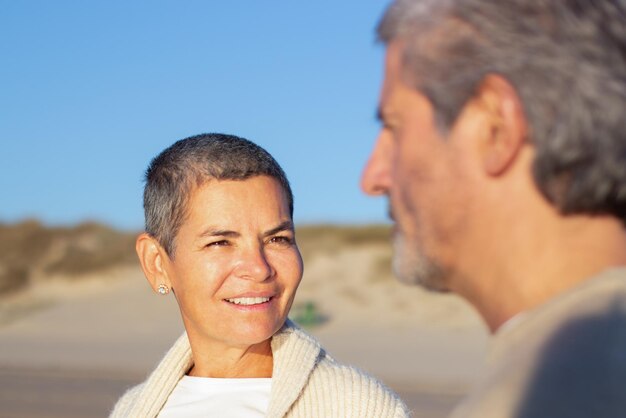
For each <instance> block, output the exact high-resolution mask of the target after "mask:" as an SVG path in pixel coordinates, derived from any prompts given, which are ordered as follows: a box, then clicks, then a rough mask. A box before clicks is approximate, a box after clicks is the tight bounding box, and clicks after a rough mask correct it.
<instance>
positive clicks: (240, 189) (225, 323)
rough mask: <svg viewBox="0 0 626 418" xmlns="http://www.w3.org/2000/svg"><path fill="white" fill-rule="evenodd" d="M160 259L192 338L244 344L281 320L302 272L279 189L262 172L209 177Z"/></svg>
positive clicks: (276, 326)
mask: <svg viewBox="0 0 626 418" xmlns="http://www.w3.org/2000/svg"><path fill="white" fill-rule="evenodd" d="M188 211H189V212H188V215H187V218H186V220H185V222H184V223H183V225H182V226H181V228H180V230H179V232H178V234H177V236H176V253H175V255H174V257H173V258H171V259H170V258H168V259H167V260H166V264H165V267H166V270H167V272H168V276H169V278H170V280H171V284H172V288H173V290H174V293H175V295H176V300H177V302H178V304H179V307H180V311H181V314H182V317H183V322H184V324H185V329H186V330H187V333H188V334H189V338H190V340H191V341H192V344H195V345H196V346H199V345H205V346H207V345H211V346H215V345H216V344H217V345H221V346H223V347H249V346H251V345H254V344H258V343H262V342H264V341H267V340H268V339H269V338H270V337H271V336H272V335H274V333H275V332H276V331H278V329H279V328H280V327H281V326H282V325H283V323H284V322H285V319H286V318H287V314H288V312H289V308H290V307H291V303H292V302H293V298H294V296H295V292H296V289H297V287H298V284H299V283H300V279H301V277H302V260H301V258H300V253H299V251H298V247H297V245H296V241H295V236H294V230H293V224H292V221H291V216H290V213H289V208H288V205H287V199H286V196H285V193H284V191H283V189H282V187H281V186H280V184H279V183H278V182H277V181H276V180H274V179H272V178H270V177H267V176H258V177H252V178H250V179H247V180H241V181H229V180H224V181H218V180H210V181H208V182H207V183H205V184H203V185H201V186H199V187H197V188H196V189H195V190H194V191H193V192H192V193H191V196H190V198H189V209H188Z"/></svg>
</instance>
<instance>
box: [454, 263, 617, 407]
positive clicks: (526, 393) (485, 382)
mask: <svg viewBox="0 0 626 418" xmlns="http://www.w3.org/2000/svg"><path fill="white" fill-rule="evenodd" d="M524 315H527V317H524V316H522V317H521V318H518V319H517V321H518V323H514V324H509V325H508V327H509V328H508V329H503V330H502V331H501V332H498V333H497V334H496V336H495V337H494V341H493V342H492V344H493V346H492V349H491V351H490V356H489V358H488V364H487V367H486V370H485V373H484V375H483V378H482V379H481V381H480V383H479V385H478V386H477V388H476V389H475V390H474V391H473V392H472V394H471V395H470V396H469V397H468V398H467V400H466V401H465V402H464V403H463V405H462V406H461V408H459V410H458V413H457V415H455V416H459V417H461V416H463V417H473V416H490V415H488V414H489V413H492V414H504V415H502V416H509V415H510V416H512V415H514V416H518V417H534V416H568V417H583V416H585V417H586V416H607V417H612V416H622V415H623V411H624V410H626V397H624V396H623V388H624V387H626V270H625V269H617V270H613V271H607V272H605V273H603V274H602V275H600V276H598V277H595V278H593V279H590V280H588V281H587V282H585V283H584V284H583V285H581V286H580V287H579V288H577V289H573V290H572V291H571V292H567V293H566V294H563V295H561V296H559V297H558V298H556V299H555V300H553V301H551V302H549V303H548V304H546V305H545V306H542V307H540V308H538V309H536V310H535V311H534V312H530V313H527V314H524ZM475 411H476V412H475ZM474 412H475V413H474ZM513 412H515V413H513ZM485 414H487V415H485ZM493 416H495V415H493Z"/></svg>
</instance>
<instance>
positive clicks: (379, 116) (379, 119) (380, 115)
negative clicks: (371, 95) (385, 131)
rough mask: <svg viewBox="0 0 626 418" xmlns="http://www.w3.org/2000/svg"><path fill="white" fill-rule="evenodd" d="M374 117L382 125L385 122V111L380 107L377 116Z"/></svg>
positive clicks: (377, 109)
mask: <svg viewBox="0 0 626 418" xmlns="http://www.w3.org/2000/svg"><path fill="white" fill-rule="evenodd" d="M374 117H375V118H376V120H377V121H378V122H381V123H382V122H383V120H384V117H383V110H382V109H381V108H380V106H378V107H377V108H376V114H375V115H374Z"/></svg>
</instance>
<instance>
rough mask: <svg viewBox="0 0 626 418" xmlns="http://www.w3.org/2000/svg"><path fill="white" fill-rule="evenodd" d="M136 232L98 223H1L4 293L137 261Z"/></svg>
mask: <svg viewBox="0 0 626 418" xmlns="http://www.w3.org/2000/svg"><path fill="white" fill-rule="evenodd" d="M134 241H135V234H132V233H126V232H120V231H116V230H114V229H111V228H109V227H106V226H104V225H100V224H97V223H83V224H80V225H77V226H74V227H55V228H50V227H45V226H43V225H42V224H41V223H39V222H37V221H34V220H29V221H24V222H20V223H17V224H11V225H8V224H0V294H2V293H9V292H12V291H16V290H19V289H21V288H24V287H26V286H27V285H28V284H29V283H31V282H33V281H35V280H40V279H45V278H47V277H51V276H55V275H63V276H65V277H70V278H72V277H80V276H81V275H84V274H87V273H92V272H95V271H99V270H103V269H106V268H110V267H115V266H119V265H122V264H130V263H135V262H136V255H135V251H134Z"/></svg>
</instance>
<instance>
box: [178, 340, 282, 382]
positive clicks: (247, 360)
mask: <svg viewBox="0 0 626 418" xmlns="http://www.w3.org/2000/svg"><path fill="white" fill-rule="evenodd" d="M191 351H192V353H193V359H194V365H193V367H192V368H191V369H190V370H189V372H188V373H187V374H188V375H189V376H196V377H217V378H259V377H272V369H273V366H274V361H273V357H272V347H271V344H270V340H266V341H264V342H262V343H259V344H255V345H251V346H249V347H217V346H215V345H207V344H194V343H193V342H191Z"/></svg>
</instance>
